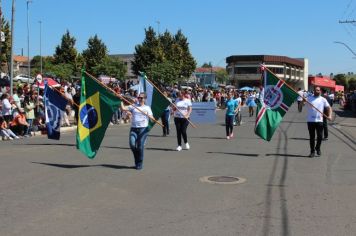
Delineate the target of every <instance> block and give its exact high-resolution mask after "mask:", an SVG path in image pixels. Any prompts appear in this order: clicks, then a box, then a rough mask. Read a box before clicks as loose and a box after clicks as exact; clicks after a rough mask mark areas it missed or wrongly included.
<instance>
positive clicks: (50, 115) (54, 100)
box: [43, 83, 68, 140]
mask: <svg viewBox="0 0 356 236" xmlns="http://www.w3.org/2000/svg"><path fill="white" fill-rule="evenodd" d="M43 97H44V104H45V113H46V127H47V136H48V138H49V139H56V140H59V138H60V134H61V133H60V128H61V117H62V114H63V112H65V108H66V105H67V103H68V101H67V100H66V99H65V98H63V97H62V96H61V95H59V94H58V92H56V91H53V90H52V89H51V88H50V87H49V86H48V85H47V83H45V92H44V96H43Z"/></svg>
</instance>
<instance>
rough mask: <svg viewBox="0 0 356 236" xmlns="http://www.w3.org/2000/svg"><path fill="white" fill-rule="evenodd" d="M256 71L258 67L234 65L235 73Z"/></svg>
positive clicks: (255, 72) (253, 72) (254, 72)
mask: <svg viewBox="0 0 356 236" xmlns="http://www.w3.org/2000/svg"><path fill="white" fill-rule="evenodd" d="M236 69H237V72H236ZM258 71H259V68H258V67H235V74H257V73H258Z"/></svg>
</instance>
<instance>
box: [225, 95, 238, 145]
mask: <svg viewBox="0 0 356 236" xmlns="http://www.w3.org/2000/svg"><path fill="white" fill-rule="evenodd" d="M225 107H226V113H225V129H226V139H231V138H233V137H234V133H233V129H234V117H235V114H236V113H237V111H238V107H239V104H238V103H237V101H236V100H235V99H234V98H233V95H232V92H228V93H227V100H226V102H225Z"/></svg>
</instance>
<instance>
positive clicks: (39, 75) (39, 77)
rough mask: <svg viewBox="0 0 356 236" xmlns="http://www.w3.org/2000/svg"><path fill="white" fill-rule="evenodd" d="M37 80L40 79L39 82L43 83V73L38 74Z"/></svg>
mask: <svg viewBox="0 0 356 236" xmlns="http://www.w3.org/2000/svg"><path fill="white" fill-rule="evenodd" d="M36 80H37V81H38V83H41V82H42V75H41V74H38V75H37V76H36Z"/></svg>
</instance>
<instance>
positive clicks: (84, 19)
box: [2, 0, 356, 75]
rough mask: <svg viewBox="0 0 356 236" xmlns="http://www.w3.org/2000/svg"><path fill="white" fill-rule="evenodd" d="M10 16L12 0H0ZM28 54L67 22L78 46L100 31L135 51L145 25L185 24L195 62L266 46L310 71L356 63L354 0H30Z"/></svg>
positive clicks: (19, 40)
mask: <svg viewBox="0 0 356 236" xmlns="http://www.w3.org/2000/svg"><path fill="white" fill-rule="evenodd" d="M2 4H3V12H4V15H5V17H6V19H8V20H10V18H11V0H2ZM29 9H30V11H29V12H30V49H31V51H30V54H31V57H32V56H34V55H39V48H40V43H39V38H40V36H39V35H40V33H39V28H40V24H39V23H38V21H39V20H41V21H42V22H43V23H42V55H52V54H53V53H54V50H55V47H56V46H57V45H58V44H59V43H60V40H61V37H62V35H63V34H64V33H65V31H66V30H67V29H68V30H69V31H70V33H71V34H72V35H73V36H74V37H75V38H76V39H77V43H76V47H77V49H78V50H79V51H80V52H81V51H82V50H83V49H85V48H86V47H87V42H88V39H89V37H90V36H94V35H95V34H98V36H99V38H101V39H102V40H103V41H104V43H105V44H106V45H107V47H108V49H109V53H110V54H123V53H133V52H134V47H135V45H137V44H140V43H142V41H143V39H144V29H145V28H147V27H149V26H152V27H154V29H155V30H158V24H157V21H159V22H160V24H159V30H160V32H163V31H165V30H168V31H170V32H171V33H176V32H177V30H178V29H182V31H183V33H184V34H185V35H186V36H187V37H188V40H189V43H190V50H191V53H192V54H193V56H194V57H195V59H196V60H197V62H198V65H201V64H203V63H204V62H212V63H213V65H218V66H225V58H226V57H227V56H231V55H250V54H259V55H260V54H268V55H282V56H288V57H295V58H301V57H306V58H308V59H309V67H310V68H309V73H311V74H315V73H319V72H320V73H323V74H326V75H328V74H329V73H331V72H333V73H347V72H349V71H356V59H353V57H354V56H353V54H352V53H351V52H350V51H349V50H348V49H347V48H346V47H344V46H343V45H341V44H335V43H334V41H340V42H343V43H346V44H347V45H348V46H350V48H352V49H354V50H355V51H356V25H353V24H339V22H338V21H339V20H345V19H356V0H298V1H297V0H295V1H285V0H269V1H265V0H249V1H242V0H240V1H237V0H219V1H217V0H204V1H203V0H175V1H173V0H141V1H138V0H130V1H120V0H100V1H99V0H90V1H89V0H86V1H84V0H33V2H32V3H30V8H29ZM26 20H27V15H26V0H16V22H15V53H17V54H20V53H21V49H22V48H23V50H24V54H25V55H27V30H26V29H27V28H26V26H27V24H26Z"/></svg>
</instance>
